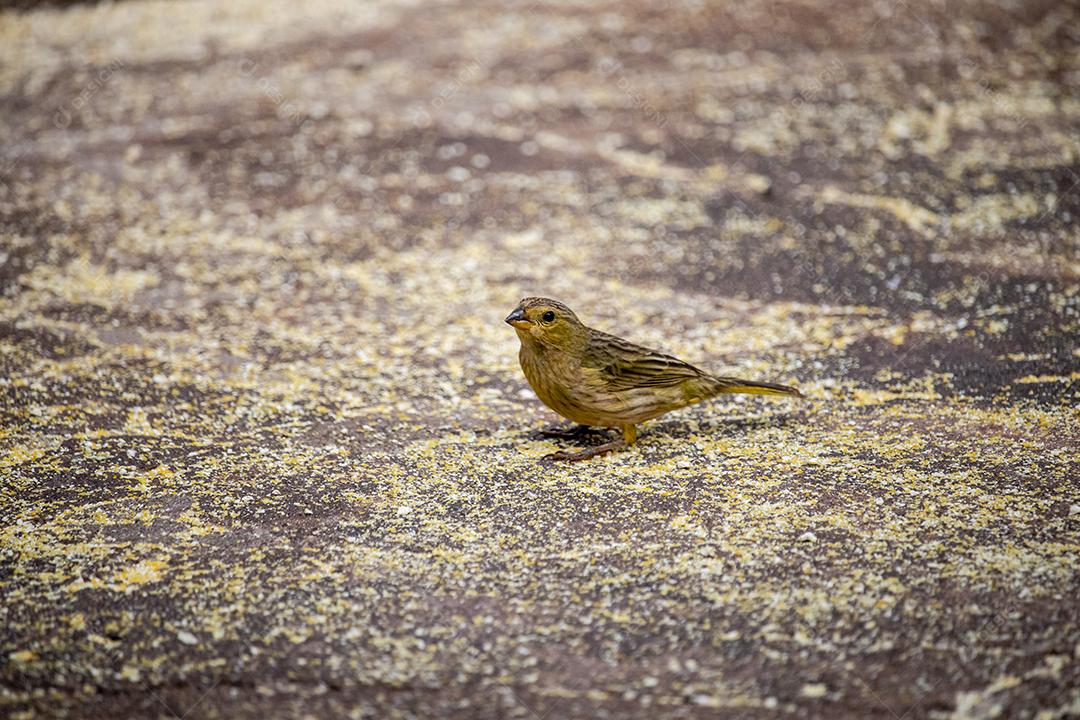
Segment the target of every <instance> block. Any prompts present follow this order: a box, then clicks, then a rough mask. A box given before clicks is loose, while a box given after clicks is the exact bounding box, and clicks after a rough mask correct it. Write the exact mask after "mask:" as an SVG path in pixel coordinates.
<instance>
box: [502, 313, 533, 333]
mask: <svg viewBox="0 0 1080 720" xmlns="http://www.w3.org/2000/svg"><path fill="white" fill-rule="evenodd" d="M506 322H507V324H509V325H513V326H514V327H516V328H522V329H524V328H527V327H529V321H528V320H526V319H525V311H524V310H522V309H521V308H517V309H516V310H514V312H512V313H510V314H509V315H507V316H506Z"/></svg>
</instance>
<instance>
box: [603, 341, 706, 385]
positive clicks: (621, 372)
mask: <svg viewBox="0 0 1080 720" xmlns="http://www.w3.org/2000/svg"><path fill="white" fill-rule="evenodd" d="M590 350H591V351H592V352H590V353H589V354H588V355H589V356H590V359H591V360H592V363H590V364H594V366H595V368H596V369H597V370H598V371H599V375H600V377H601V378H602V379H603V381H604V382H605V383H606V384H607V385H608V387H610V388H611V389H612V390H633V389H635V388H660V387H672V386H674V385H679V384H681V383H683V382H686V381H687V380H692V379H697V378H700V377H701V376H702V375H704V373H703V372H701V371H700V370H698V369H697V368H696V367H694V366H693V365H690V364H689V363H684V362H683V361H682V360H679V359H678V358H675V357H672V356H671V355H665V354H664V353H662V352H657V351H656V350H650V349H649V348H646V347H641V346H640V345H635V344H634V343H631V342H627V341H626V340H623V339H622V338H618V337H615V336H614V335H608V334H607V333H601V332H598V331H595V330H594V331H593V337H592V338H591V343H590Z"/></svg>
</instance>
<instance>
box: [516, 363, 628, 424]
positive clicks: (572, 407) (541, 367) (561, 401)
mask: <svg viewBox="0 0 1080 720" xmlns="http://www.w3.org/2000/svg"><path fill="white" fill-rule="evenodd" d="M518 359H519V360H520V361H521V369H522V371H523V372H524V373H525V378H526V379H527V380H528V381H529V385H531V386H532V389H533V391H534V392H535V393H536V395H537V397H539V398H540V400H541V401H543V403H544V404H545V405H547V406H548V407H549V408H551V409H552V410H554V411H555V412H557V413H559V414H560V415H562V416H563V417H565V418H568V419H569V420H572V421H574V422H576V423H581V424H583V425H599V426H609V425H610V422H609V418H607V417H605V416H604V415H603V413H600V412H598V410H599V407H598V403H596V402H595V399H594V398H592V394H593V393H592V391H591V388H590V387H589V384H588V382H587V378H586V377H585V374H584V372H583V370H582V368H581V365H580V363H579V362H576V361H575V359H574V358H573V357H571V356H570V355H569V354H567V353H564V352H562V351H560V350H557V349H554V348H546V347H543V346H541V347H534V346H532V345H531V344H526V343H522V345H521V351H520V352H519V353H518Z"/></svg>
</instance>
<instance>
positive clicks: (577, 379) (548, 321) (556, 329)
mask: <svg viewBox="0 0 1080 720" xmlns="http://www.w3.org/2000/svg"><path fill="white" fill-rule="evenodd" d="M506 322H507V323H509V324H510V325H512V326H513V327H514V330H515V331H517V336H518V338H519V339H520V340H521V350H520V351H519V353H518V360H519V361H520V362H521V369H522V370H523V371H524V372H525V377H526V379H528V381H529V385H531V386H532V389H533V390H534V391H535V392H536V394H537V396H539V398H540V399H541V400H542V401H543V402H544V404H545V405H547V406H548V407H549V408H551V409H552V410H554V411H555V412H557V413H559V414H560V415H562V416H563V417H565V418H568V419H569V420H572V421H573V422H576V423H579V424H580V425H586V426H597V427H605V428H618V429H620V430H622V438H621V439H618V440H614V441H612V442H608V443H605V444H603V445H599V446H596V447H592V448H588V449H586V450H582V451H580V452H575V453H569V452H557V453H554V454H553V455H548V456H547V458H546V459H549V460H571V461H573V460H585V459H587V458H591V457H595V456H596V455H600V454H602V453H606V452H610V451H612V450H618V449H620V448H624V447H628V446H629V445H632V444H633V443H634V442H635V441H636V440H637V427H636V426H637V424H638V423H642V422H645V421H646V420H651V419H652V418H655V417H657V416H659V415H663V414H664V413H666V412H670V411H672V410H676V409H678V408H681V407H686V406H687V405H693V404H694V403H699V402H701V401H702V400H707V399H709V398H711V397H715V396H716V395H719V394H721V393H755V394H759V395H789V396H793V397H802V394H801V393H800V392H799V391H798V390H796V389H795V388H793V387H788V386H787V385H775V384H773V383H765V382H752V381H749V380H740V379H738V378H730V377H717V376H716V375H710V374H709V373H707V372H704V371H703V370H699V369H697V368H696V367H694V366H693V365H690V364H688V363H685V362H683V361H682V360H679V359H678V358H675V357H672V356H671V355H665V354H664V353H661V352H657V351H656V350H650V349H649V348H645V347H641V346H640V345H635V344H634V343H631V342H628V341H626V340H623V339H622V338H618V337H615V336H614V335H608V334H607V333H605V332H600V331H599V330H594V329H592V328H590V327H588V326H586V325H585V324H583V323H582V322H581V321H580V320H578V317H577V315H575V314H574V312H573V311H572V310H571V309H570V308H568V307H566V305H563V304H562V303H561V302H558V301H557V300H551V299H548V298H540V297H529V298H525V299H524V300H522V301H521V302H520V303H519V304H518V306H517V308H515V309H514V311H513V312H512V313H510V314H509V315H508V316H507V317H506Z"/></svg>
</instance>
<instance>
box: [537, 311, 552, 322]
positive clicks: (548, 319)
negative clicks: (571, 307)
mask: <svg viewBox="0 0 1080 720" xmlns="http://www.w3.org/2000/svg"><path fill="white" fill-rule="evenodd" d="M540 319H541V320H543V321H544V322H554V320H555V311H554V310H548V311H547V312H546V313H544V314H543V315H541V316H540Z"/></svg>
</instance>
